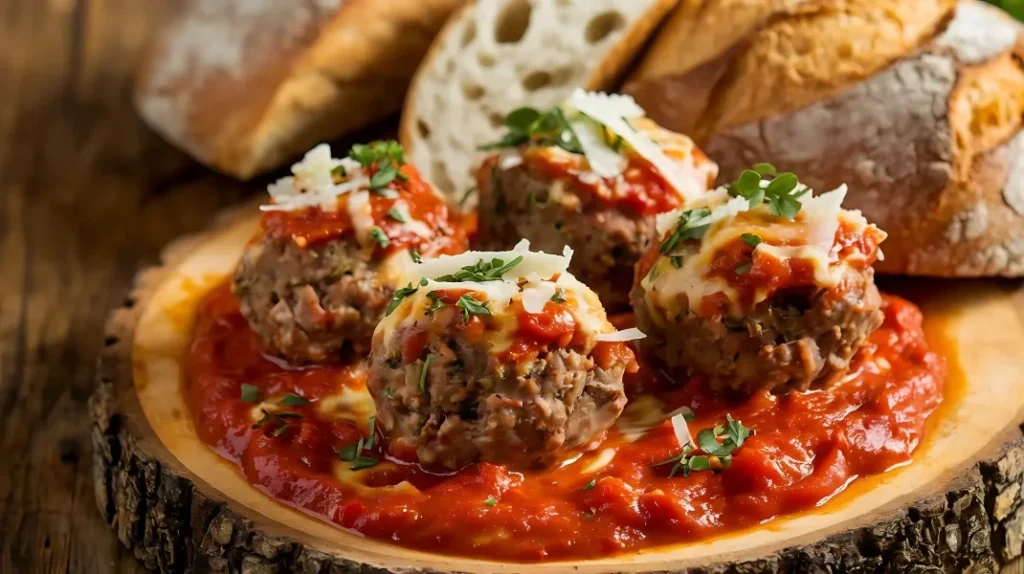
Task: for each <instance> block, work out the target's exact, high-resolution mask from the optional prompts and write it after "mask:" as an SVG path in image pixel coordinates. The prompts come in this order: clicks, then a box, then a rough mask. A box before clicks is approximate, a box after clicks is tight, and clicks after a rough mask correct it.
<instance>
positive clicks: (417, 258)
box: [409, 247, 423, 263]
mask: <svg viewBox="0 0 1024 574" xmlns="http://www.w3.org/2000/svg"><path fill="white" fill-rule="evenodd" d="M409 257H412V262H413V263H423V257H422V256H421V255H420V250H419V249H416V248H415V247H413V248H411V249H409Z"/></svg>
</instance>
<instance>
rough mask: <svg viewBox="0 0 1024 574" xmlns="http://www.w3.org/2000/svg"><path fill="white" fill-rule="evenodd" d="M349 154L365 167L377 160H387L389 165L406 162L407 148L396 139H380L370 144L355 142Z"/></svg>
mask: <svg viewBox="0 0 1024 574" xmlns="http://www.w3.org/2000/svg"><path fill="white" fill-rule="evenodd" d="M348 156H349V157H350V158H352V159H354V160H356V161H357V162H359V164H360V165H362V166H363V167H370V166H371V165H373V164H374V163H375V162H382V161H383V162H387V163H388V164H389V165H391V164H398V165H402V164H404V163H405V150H403V149H402V144H400V143H398V142H397V141H395V140H378V141H375V142H370V143H368V144H355V145H354V146H352V149H351V150H349V152H348Z"/></svg>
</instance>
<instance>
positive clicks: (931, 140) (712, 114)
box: [629, 0, 1024, 276]
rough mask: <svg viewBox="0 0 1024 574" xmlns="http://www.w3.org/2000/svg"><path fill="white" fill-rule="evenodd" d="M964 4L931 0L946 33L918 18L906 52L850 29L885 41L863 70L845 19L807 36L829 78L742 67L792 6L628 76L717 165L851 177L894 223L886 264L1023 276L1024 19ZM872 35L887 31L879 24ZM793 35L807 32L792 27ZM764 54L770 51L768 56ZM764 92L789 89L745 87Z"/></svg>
mask: <svg viewBox="0 0 1024 574" xmlns="http://www.w3.org/2000/svg"><path fill="white" fill-rule="evenodd" d="M873 3H874V4H883V3H886V2H883V1H882V0H875V2H873ZM849 4H850V5H857V4H867V3H866V2H863V3H861V2H851V3H849ZM906 4H911V5H925V7H927V6H933V7H934V6H938V5H939V4H937V3H935V2H917V1H912V2H906ZM901 5H902V3H901ZM805 7H806V5H805ZM956 8H957V9H956V11H955V17H954V18H953V19H952V20H951V21H948V22H947V20H948V19H947V18H945V17H944V16H943V15H942V14H941V12H939V11H934V12H928V13H930V14H932V15H933V21H934V22H935V23H937V24H939V25H940V27H939V28H938V30H937V33H935V34H934V35H933V34H929V33H927V32H926V28H924V27H919V28H920V33H919V34H917V35H914V37H915V38H917V41H916V42H915V41H907V42H905V43H903V44H901V47H900V50H902V51H903V53H902V54H898V55H896V54H892V50H891V47H892V43H891V42H890V43H883V44H884V46H878V43H876V42H871V43H869V44H868V45H865V46H862V45H861V44H860V43H859V42H858V41H859V40H860V39H862V38H863V37H864V33H863V32H858V33H857V34H854V35H850V36H848V37H847V38H846V40H847V42H849V43H850V48H849V49H863V50H869V51H876V52H878V55H877V57H875V58H874V59H872V58H868V57H867V56H864V57H857V58H854V60H856V61H860V62H864V61H868V60H871V61H873V62H874V65H873V66H872V67H863V66H862V67H861V70H862V72H863V74H861V73H860V72H858V74H852V75H851V74H849V73H847V72H845V71H844V70H847V68H846V67H847V66H848V65H849V63H850V59H849V50H848V49H846V48H842V46H843V45H844V44H843V43H842V42H841V41H840V40H839V39H837V38H838V37H839V36H841V35H842V34H845V28H836V29H834V30H833V31H832V33H830V34H826V35H824V36H823V35H822V34H821V33H820V31H819V32H816V33H815V34H814V35H809V33H808V34H807V35H805V36H804V37H803V40H804V42H805V46H807V47H809V48H808V49H809V50H811V52H812V53H813V58H812V59H823V61H826V62H827V61H828V59H829V58H831V64H829V65H827V66H826V65H823V67H822V68H821V70H823V71H827V70H828V69H834V70H836V71H835V72H833V73H831V75H828V74H826V75H825V77H827V78H831V79H830V80H828V81H824V82H820V81H816V80H814V79H813V78H810V79H808V78H806V77H804V76H803V75H801V74H799V73H793V74H789V75H788V79H787V80H785V82H788V83H796V84H797V87H796V88H794V89H791V88H788V87H787V88H780V87H779V86H778V85H777V84H778V82H777V80H772V81H767V80H764V79H761V78H759V77H758V76H757V75H756V74H747V73H745V72H743V70H745V69H746V68H744V66H745V65H746V64H744V62H747V61H748V58H749V56H750V53H749V50H751V48H750V46H761V45H765V42H766V40H765V38H764V35H765V34H771V33H773V32H771V31H772V30H777V29H779V28H780V27H782V26H783V24H785V23H787V22H790V23H791V24H792V29H794V30H795V29H797V28H798V24H799V23H800V22H802V21H803V18H804V17H803V16H793V15H787V16H776V17H774V19H772V20H771V22H770V23H768V24H766V25H764V27H761V28H758V29H757V30H755V31H754V32H753V33H752V35H751V37H749V38H748V39H747V40H746V41H745V42H744V43H742V44H737V45H734V46H731V47H729V48H727V49H726V50H724V51H722V52H721V53H720V54H719V55H718V56H715V57H713V58H712V59H711V60H706V61H703V62H698V63H697V64H696V67H694V68H693V69H692V70H691V73H689V74H687V73H676V72H678V70H676V71H675V72H673V74H674V75H671V76H664V77H665V78H666V81H665V82H663V83H662V85H660V86H659V83H658V81H657V80H654V79H652V78H653V76H646V77H645V79H642V80H641V79H636V78H635V79H634V82H632V83H631V84H630V86H629V89H630V90H632V91H636V92H637V97H638V98H639V99H641V101H643V100H644V97H645V96H646V97H651V98H652V99H653V100H654V101H655V102H656V105H649V106H648V108H649V113H650V114H651V115H652V117H653V118H654V119H655V120H657V121H659V122H661V123H663V124H667V127H669V128H673V129H679V128H680V126H681V125H682V124H686V125H688V126H689V127H691V128H693V130H694V131H695V132H697V133H698V134H699V135H700V136H701V139H702V140H703V147H704V149H705V151H706V152H707V153H708V155H709V156H710V157H711V158H712V159H713V160H715V161H717V162H718V163H719V165H720V166H721V168H722V174H723V178H731V177H734V176H735V175H736V174H737V173H738V172H739V171H740V170H742V169H743V168H745V167H748V166H750V165H751V164H753V163H755V162H759V161H768V162H772V163H774V164H775V165H777V166H778V167H779V168H780V169H784V170H788V171H794V172H796V173H798V174H800V177H801V180H802V181H804V182H806V183H807V184H808V185H810V186H812V187H814V188H816V189H818V190H819V191H825V190H828V189H832V188H833V187H835V186H837V185H839V184H841V183H847V184H849V186H850V192H849V194H848V195H847V199H846V203H845V205H846V206H848V207H850V208H857V209H861V210H862V211H863V212H864V214H865V215H866V216H867V217H868V219H869V220H871V221H872V222H874V223H876V224H878V226H879V227H881V228H883V229H885V230H886V231H888V232H889V239H888V240H887V241H886V242H885V244H884V245H883V249H884V251H885V256H886V257H885V261H882V262H879V263H878V264H877V268H878V270H879V271H882V272H885V273H901V274H912V275H935V276H992V275H1003V276H1021V275H1024V132H1022V131H1021V128H1022V125H1024V122H1022V118H1024V66H1022V58H1024V41H1022V40H1021V30H1022V27H1021V26H1020V25H1019V24H1018V23H1016V22H1014V21H1013V20H1011V19H1010V18H1009V17H1007V16H1006V15H1005V14H1003V13H1002V12H1001V11H999V10H997V9H994V8H991V7H989V6H987V5H984V4H982V3H980V2H975V1H974V0H969V1H964V2H961V3H960V4H959V5H958V6H957V7H956ZM886 26H887V24H885V23H884V22H881V21H880V22H879V23H878V24H877V27H879V29H883V28H886ZM869 36H870V37H875V38H878V37H880V36H879V35H878V33H877V32H875V33H872V34H869ZM824 37H828V38H829V40H828V41H824V40H823V38H824ZM770 43H771V42H769V44H770ZM790 43H791V44H793V45H796V44H799V42H797V41H796V39H795V38H794V39H793V40H792V41H791V42H790ZM657 44H658V42H655V46H657ZM823 45H824V46H832V47H831V48H828V50H826V53H825V54H824V55H822V54H819V50H821V49H822V46H823ZM653 53H654V52H653V51H652V54H653ZM891 55H895V56H897V57H895V58H894V59H893V58H890V56H891ZM762 59H763V60H764V61H769V62H770V61H772V58H771V57H768V56H763V57H762ZM890 60H892V61H890ZM653 65H654V64H651V63H647V64H644V65H642V66H641V67H640V69H641V70H642V69H644V68H648V69H650V67H651V66H653ZM660 65H661V66H666V65H667V64H665V62H664V61H662V62H661V64H660ZM663 69H664V68H663ZM861 75H863V77H860V76H861ZM833 80H834V81H833ZM813 86H817V88H815V89H817V90H818V91H817V92H815V89H811V88H812V87H813ZM829 86H831V87H829ZM658 90H661V94H658ZM685 90H690V94H691V96H693V97H691V99H690V100H687V101H686V102H687V103H686V105H685V106H677V107H675V108H673V107H672V105H671V101H670V100H668V99H667V98H666V94H670V93H676V94H679V93H682V92H683V91H685ZM763 93H767V94H775V95H776V96H777V97H778V99H779V100H780V102H779V103H771V102H767V103H764V102H762V103H759V104H757V105H756V106H750V105H747V104H746V103H745V100H743V98H744V97H746V98H748V99H750V100H751V101H753V100H757V99H758V98H760V97H761V96H760V95H759V94H763ZM793 93H795V94H798V96H797V98H798V99H799V98H800V97H802V96H800V94H804V95H808V97H809V101H806V102H802V103H800V104H799V105H796V106H794V105H793V104H792V103H791V102H790V101H789V97H790V94H793ZM744 94H749V95H744ZM695 100H696V101H695ZM783 100H784V101H783ZM678 101H683V100H678ZM729 101H731V102H733V103H734V109H731V108H728V106H727V105H726V107H724V108H723V105H725V104H723V103H722V102H729ZM666 109H667V110H668V112H665V115H664V116H659V113H662V112H663V111H664V110H666Z"/></svg>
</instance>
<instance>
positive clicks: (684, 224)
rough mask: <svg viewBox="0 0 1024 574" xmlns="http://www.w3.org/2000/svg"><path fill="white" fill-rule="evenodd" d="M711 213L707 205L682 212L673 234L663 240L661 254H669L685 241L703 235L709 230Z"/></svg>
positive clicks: (660, 248)
mask: <svg viewBox="0 0 1024 574" xmlns="http://www.w3.org/2000/svg"><path fill="white" fill-rule="evenodd" d="M710 215H711V210H710V209H708V208H706V207H701V208H698V209H688V210H686V211H684V212H682V213H680V214H679V221H678V222H677V223H676V226H675V229H673V230H672V234H671V235H669V236H668V237H666V238H665V240H664V241H662V242H661V247H659V250H660V251H661V254H662V255H668V254H669V253H671V252H672V251H673V250H674V249H675V248H676V247H677V246H678V245H679V244H680V243H681V242H683V241H688V240H690V239H700V238H701V237H703V236H704V232H705V231H707V230H708V223H707V221H708V220H707V218H708V216H710Z"/></svg>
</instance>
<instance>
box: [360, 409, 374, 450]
mask: <svg viewBox="0 0 1024 574" xmlns="http://www.w3.org/2000/svg"><path fill="white" fill-rule="evenodd" d="M367 437H368V438H367V439H366V444H364V445H363V448H365V449H367V450H369V449H371V448H373V443H374V442H376V440H377V415H373V416H371V417H370V432H369V434H368V435H367Z"/></svg>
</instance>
